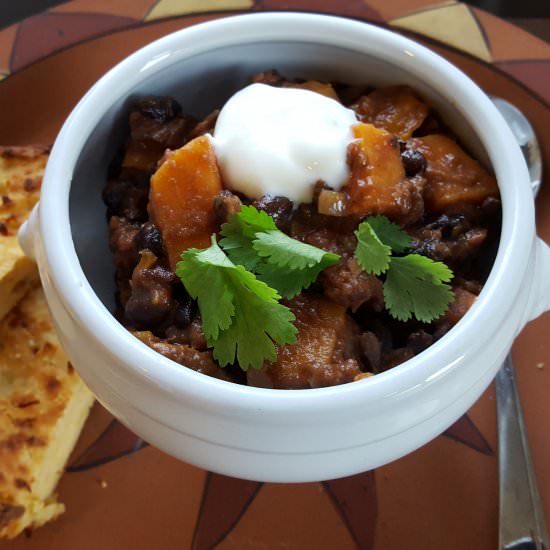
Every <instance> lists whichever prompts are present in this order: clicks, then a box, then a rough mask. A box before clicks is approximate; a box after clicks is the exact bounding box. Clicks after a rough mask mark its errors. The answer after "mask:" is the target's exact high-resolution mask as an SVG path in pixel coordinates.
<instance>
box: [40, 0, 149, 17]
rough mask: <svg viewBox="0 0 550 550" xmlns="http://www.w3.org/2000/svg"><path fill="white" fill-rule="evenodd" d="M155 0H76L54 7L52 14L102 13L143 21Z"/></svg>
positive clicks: (51, 10)
mask: <svg viewBox="0 0 550 550" xmlns="http://www.w3.org/2000/svg"><path fill="white" fill-rule="evenodd" d="M155 3H156V1H155V0H116V1H114V2H113V0H74V1H73V2H66V3H64V4H61V5H59V6H54V7H52V8H51V9H50V10H49V11H50V13H101V14H104V15H105V14H106V15H118V16H121V17H133V18H135V19H143V17H144V16H145V14H146V13H147V12H148V11H149V10H150V9H151V8H152V7H153V6H154V5H155Z"/></svg>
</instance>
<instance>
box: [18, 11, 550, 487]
mask: <svg viewBox="0 0 550 550" xmlns="http://www.w3.org/2000/svg"><path fill="white" fill-rule="evenodd" d="M269 68H277V69H279V70H280V71H282V72H283V73H284V74H288V75H291V76H302V77H312V78H315V77H321V78H327V79H339V80H341V81H345V82H350V83H353V82H357V83H371V84H374V85H380V84H386V83H408V84H410V85H412V86H413V87H414V88H415V89H416V90H418V91H419V92H420V93H421V94H422V95H423V96H424V97H425V98H426V99H427V100H428V102H429V103H430V104H431V105H433V106H434V107H435V108H436V109H437V110H438V111H439V112H440V113H441V114H442V115H443V118H444V120H445V121H446V122H447V123H448V124H449V125H450V126H451V127H452V128H453V129H454V130H455V131H456V132H457V133H458V135H459V136H460V137H461V138H462V140H463V141H464V142H465V143H467V144H468V146H469V148H470V149H471V150H472V151H473V152H474V153H475V154H476V155H477V157H478V158H481V159H484V160H485V161H486V162H489V163H491V164H492V166H493V169H494V171H495V173H496V176H497V179H498V182H499V185H500V190H501V195H502V205H503V225H502V238H501V244H500V247H499V249H498V254H497V258H496V261H495V264H494V268H493V270H492V272H491V274H490V277H489V279H488V281H487V283H486V285H485V287H484V289H483V291H482V293H481V295H480V297H479V300H478V301H477V303H476V304H475V305H474V306H473V307H472V308H471V310H470V311H469V312H468V313H467V315H466V316H465V317H464V318H463V319H462V320H461V321H460V322H459V323H458V325H457V326H456V327H455V328H453V329H452V330H451V331H450V332H449V333H448V334H447V335H445V336H444V337H443V338H442V339H441V340H439V341H438V342H437V343H435V344H434V345H432V346H431V347H430V348H428V349H427V350H426V351H424V352H422V353H421V354H420V355H418V356H417V357H414V358H413V359H411V360H409V361H407V362H406V363H404V364H402V365H400V366H398V367H396V368H394V369H392V370H390V371H387V372H384V373H382V374H379V375H378V376H375V377H373V378H369V379H366V380H363V381H360V382H355V383H351V384H346V385H343V386H338V387H332V388H323V389H315V390H298V391H285V390H268V389H258V388H252V387H243V386H240V385H236V384H231V383H228V382H223V381H220V380H216V379H213V378H209V377H207V376H204V375H202V374H198V373H196V372H194V371H192V370H190V369H186V368H183V367H181V366H180V365H178V364H176V363H173V362H171V361H170V360H168V359H166V358H165V357H163V356H161V355H159V354H157V353H155V352H154V351H152V350H151V349H149V348H148V347H147V346H145V345H144V344H142V343H141V342H139V341H138V340H137V339H135V338H134V337H133V336H131V335H130V334H129V333H128V332H127V331H126V329H124V327H123V326H121V325H120V324H119V323H118V322H117V321H116V320H115V318H114V317H113V316H112V315H111V313H110V310H111V309H112V306H113V294H114V286H113V282H112V278H113V268H112V266H111V256H110V253H109V251H108V247H107V227H106V223H105V209H104V206H103V204H102V202H101V188H102V186H103V185H104V183H105V178H106V169H107V165H108V163H109V161H110V159H111V157H112V155H113V151H114V150H115V149H114V148H115V147H116V145H117V144H118V143H120V141H121V139H122V133H123V129H124V124H125V116H126V114H127V107H128V105H129V104H130V103H131V102H132V99H133V98H135V97H136V96H139V95H142V94H151V93H153V94H169V95H173V96H174V97H176V98H177V99H178V100H180V102H181V103H182V105H184V106H185V110H186V111H189V112H192V113H194V114H197V115H204V114H206V113H208V112H209V111H210V110H211V109H213V108H214V107H217V106H219V105H220V104H221V103H222V102H223V101H224V100H225V99H227V98H228V97H229V96H230V95H231V94H232V93H233V92H234V91H235V90H236V89H238V88H239V87H241V86H243V85H244V84H245V82H246V80H247V78H248V77H249V76H250V75H251V74H253V73H255V72H257V71H260V70H265V69H269ZM21 242H22V245H23V247H24V249H25V251H26V252H27V253H28V254H29V255H31V256H34V257H36V259H37V262H38V265H39V267H40V274H41V277H42V282H43V285H44V289H45V292H46V297H47V299H48V303H49V305H50V308H51V310H52V313H53V316H54V319H55V323H56V326H57V328H58V331H59V334H60V337H61V340H62V342H63V345H64V347H65V349H66V351H67V353H68V355H69V357H70V359H71V361H72V362H73V363H74V365H75V366H76V368H77V369H78V372H79V373H80V374H81V375H82V377H83V378H84V380H85V381H86V383H87V384H88V385H89V386H90V388H91V389H92V391H93V392H94V393H95V394H96V395H97V397H98V399H99V400H100V401H101V403H103V405H105V407H107V408H108V409H109V410H110V411H111V412H112V413H113V414H114V415H115V416H116V417H118V418H119V419H120V420H121V421H122V422H123V423H124V424H126V425H127V426H128V427H129V428H130V429H132V430H133V431H135V432H136V433H137V434H139V435H140V436H141V437H143V438H144V439H146V440H147V441H149V442H151V443H152V444H154V445H156V446H157V447H159V448H161V449H163V450H164V451H166V452H168V453H170V454H172V455H174V456H176V457H178V458H180V459H182V460H185V461H187V462H190V463H192V464H195V465H198V466H201V467H203V468H206V469H209V470H213V471H216V472H220V473H224V474H228V475H232V476H238V477H243V478H249V479H255V480H266V481H312V480H321V479H329V478H335V477H339V476H345V475H350V474H354V473H357V472H360V471H364V470H368V469H371V468H375V467H377V466H380V465H382V464H385V463H387V462H389V461H391V460H394V459H396V458H398V457H400V456H403V455H404V454H406V453H408V452H411V451H412V450H414V449H416V448H418V447H419V446H421V445H423V444H424V443H426V442H427V441H429V440H430V439H432V438H433V437H435V436H436V435H438V434H439V433H441V432H442V431H443V430H444V429H446V428H447V427H448V426H449V425H451V424H452V423H453V422H454V421H455V420H457V419H458V418H459V417H460V416H461V415H462V414H463V413H464V412H465V411H467V410H468V408H469V407H470V406H471V405H472V403H474V401H475V400H476V399H477V398H478V397H479V396H480V394H481V393H482V392H483V390H484V389H485V388H486V387H487V385H488V384H489V382H490V381H491V380H492V379H493V377H494V376H495V373H496V371H497V369H498V368H499V366H500V363H501V361H502V360H503V358H504V356H505V354H506V353H507V352H508V350H509V348H510V346H511V344H512V341H513V339H514V337H515V336H516V335H517V334H518V332H519V331H520V330H521V329H522V327H523V326H524V324H525V323H526V322H527V321H528V320H529V319H531V318H533V317H534V316H536V315H538V314H539V313H540V312H542V311H544V310H547V309H549V307H550V252H549V249H548V247H547V246H546V245H545V244H544V243H542V241H540V240H539V239H538V238H537V237H536V236H535V226H534V208H533V198H532V196H531V190H530V186H529V182H528V174H527V170H526V167H525V164H524V161H523V158H522V155H521V152H520V150H519V148H518V146H517V145H516V143H515V141H514V137H513V136H512V134H511V132H510V131H509V129H508V127H507V126H506V123H505V122H504V120H503V119H502V118H501V116H500V114H499V113H498V112H497V110H496V109H495V107H494V106H493V105H492V103H491V102H490V101H489V99H488V98H487V97H486V96H485V95H484V93H483V92H482V91H481V90H480V89H479V88H478V87H477V86H476V85H475V84H474V83H473V82H472V81H471V80H470V79H469V78H468V77H466V76H465V75H464V74H463V73H461V72H460V71H459V70H458V69H456V68H455V67H453V66H452V65H450V64H449V63H448V62H446V61H445V60H443V59H442V58H441V57H439V56H437V55H436V54H434V53H432V52H431V51H429V50H427V49H426V48H424V47H422V46H420V45H418V44H416V43H415V42H412V41H410V40H408V39H406V38H403V37H402V36H399V35H397V34H393V33H391V32H389V31H386V30H383V29H380V28H377V27H374V26H370V25H367V24H363V23H359V22H355V21H351V20H345V19H340V18H336V17H328V16H319V15H307V14H290V13H269V14H258V15H245V16H237V17H230V18H226V19H222V20H218V21H214V22H210V23H205V24H202V25H198V26H195V27H192V28H189V29H185V30H182V31H180V32H176V33H174V34H171V35H169V36H166V37H164V38H162V39H160V40H158V41H156V42H154V43H152V44H150V45H148V46H146V47H145V48H143V49H141V50H139V51H138V52H136V53H135V54H133V55H131V56H130V57H128V58H127V59H126V60H124V61H123V62H122V63H120V64H119V65H117V66H116V67H115V68H114V69H112V70H111V71H109V72H108V73H107V74H106V75H105V76H104V77H103V78H102V79H101V80H100V81H99V82H98V83H97V84H96V85H95V86H94V87H93V88H92V89H91V90H90V91H89V92H88V93H87V94H86V96H84V98H83V99H82V100H81V102H80V103H79V104H78V105H77V107H76V108H75V109H74V111H73V112H72V114H71V115H70V117H69V118H68V119H67V121H66V123H65V125H64V126H63V129H62V130H61V132H60V134H59V136H58V138H57V141H56V143H55V146H54V148H53V151H52V153H51V157H50V161H49V163H48V166H47V170H46V175H45V178H44V183H43V188H42V199H41V201H40V205H39V207H38V208H37V209H35V211H34V212H33V215H32V216H31V219H30V221H29V222H28V224H27V225H26V226H25V228H24V229H23V230H22V232H21Z"/></svg>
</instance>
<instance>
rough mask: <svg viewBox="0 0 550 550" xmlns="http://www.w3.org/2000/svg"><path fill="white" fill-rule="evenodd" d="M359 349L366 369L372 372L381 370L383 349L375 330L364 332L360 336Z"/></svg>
mask: <svg viewBox="0 0 550 550" xmlns="http://www.w3.org/2000/svg"><path fill="white" fill-rule="evenodd" d="M359 349H360V357H361V359H362V362H363V365H364V366H365V367H366V369H367V370H369V371H371V372H378V371H379V370H380V361H381V352H382V350H381V346H380V340H378V338H377V337H376V335H375V334H374V333H373V332H370V331H367V332H363V334H361V336H359Z"/></svg>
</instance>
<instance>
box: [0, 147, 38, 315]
mask: <svg viewBox="0 0 550 550" xmlns="http://www.w3.org/2000/svg"><path fill="white" fill-rule="evenodd" d="M47 159H48V149H47V148H46V147H41V146H26V147H0V319H1V318H2V317H4V315H6V313H7V312H8V311H9V310H10V309H11V308H12V307H13V306H14V305H15V304H16V303H17V302H18V301H19V300H20V299H21V298H22V297H23V296H24V295H25V293H26V292H27V291H28V290H29V289H30V288H31V287H32V286H33V284H34V283H35V282H36V281H37V280H38V271H37V269H36V266H35V265H34V263H33V262H32V261H31V260H29V259H28V258H26V257H25V255H24V254H23V251H22V250H21V248H20V247H19V244H18V243H17V230H18V229H19V226H20V225H21V224H22V223H23V222H24V221H25V220H26V219H27V217H28V215H29V213H30V211H31V209H32V207H33V206H34V205H35V204H36V202H37V201H38V197H39V195H40V186H41V184H42V174H43V173H44V167H45V165H46V161H47Z"/></svg>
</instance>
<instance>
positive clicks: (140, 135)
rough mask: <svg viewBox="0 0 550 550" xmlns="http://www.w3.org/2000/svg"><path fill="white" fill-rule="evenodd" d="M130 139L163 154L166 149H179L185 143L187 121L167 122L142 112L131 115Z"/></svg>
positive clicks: (172, 120)
mask: <svg viewBox="0 0 550 550" xmlns="http://www.w3.org/2000/svg"><path fill="white" fill-rule="evenodd" d="M129 122H130V139H131V140H132V141H133V142H134V143H135V144H139V145H141V146H142V147H150V148H152V149H154V150H156V151H159V152H161V153H162V152H163V151H164V149H166V148H168V149H177V148H178V147H181V146H182V145H183V143H184V136H185V133H186V131H187V121H186V120H185V119H184V118H182V117H176V118H174V119H171V120H169V121H166V122H162V121H159V120H158V119H156V118H151V117H149V116H148V115H144V114H143V113H142V112H141V111H134V112H132V113H130V118H129Z"/></svg>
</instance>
